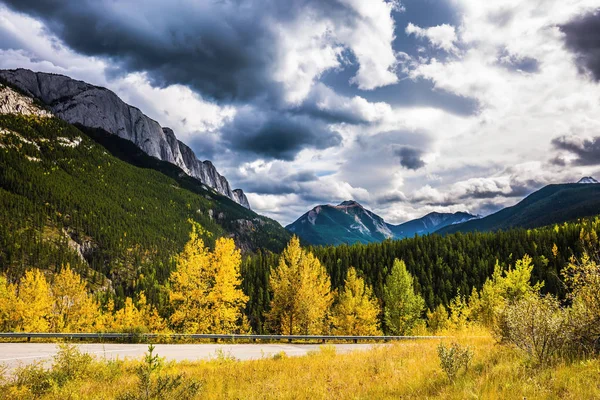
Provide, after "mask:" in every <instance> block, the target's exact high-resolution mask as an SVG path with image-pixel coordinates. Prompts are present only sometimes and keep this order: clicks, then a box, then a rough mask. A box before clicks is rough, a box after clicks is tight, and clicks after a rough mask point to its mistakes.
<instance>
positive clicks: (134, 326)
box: [112, 297, 146, 332]
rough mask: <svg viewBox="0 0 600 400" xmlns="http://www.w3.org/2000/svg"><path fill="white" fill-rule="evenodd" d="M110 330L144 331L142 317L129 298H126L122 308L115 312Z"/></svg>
mask: <svg viewBox="0 0 600 400" xmlns="http://www.w3.org/2000/svg"><path fill="white" fill-rule="evenodd" d="M112 329H113V330H115V331H119V332H132V331H138V330H140V331H145V330H146V327H145V325H144V317H143V315H142V313H141V312H140V310H139V309H138V308H137V306H136V305H135V303H134V302H133V299H132V298H131V297H127V298H126V299H125V304H124V305H123V307H122V308H120V309H119V310H117V312H115V315H114V321H113V326H112Z"/></svg>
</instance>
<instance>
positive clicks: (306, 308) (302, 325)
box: [267, 236, 333, 335]
mask: <svg viewBox="0 0 600 400" xmlns="http://www.w3.org/2000/svg"><path fill="white" fill-rule="evenodd" d="M269 283H270V287H271V290H272V291H273V298H272V300H271V310H270V311H269V312H268V313H267V321H268V322H269V324H270V327H271V329H272V330H273V331H274V332H277V333H281V334H284V335H297V334H302V335H318V334H322V333H324V332H325V331H326V328H327V319H328V316H329V311H330V308H331V303H332V301H333V296H332V294H331V282H330V280H329V275H328V274H327V271H326V270H325V268H324V267H323V266H322V265H321V263H320V262H319V260H318V259H317V258H316V257H315V256H314V255H313V254H312V253H309V252H307V251H306V250H303V249H302V248H300V241H299V239H298V237H296V236H294V237H292V239H291V240H290V242H289V244H288V246H287V247H286V249H285V250H284V251H283V253H282V255H281V256H280V258H279V265H278V267H277V268H275V269H274V270H272V271H271V278H270V280H269Z"/></svg>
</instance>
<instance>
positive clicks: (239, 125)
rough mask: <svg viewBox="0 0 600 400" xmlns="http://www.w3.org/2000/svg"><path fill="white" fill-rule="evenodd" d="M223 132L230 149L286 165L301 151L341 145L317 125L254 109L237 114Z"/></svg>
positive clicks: (338, 137)
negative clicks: (281, 161)
mask: <svg viewBox="0 0 600 400" xmlns="http://www.w3.org/2000/svg"><path fill="white" fill-rule="evenodd" d="M222 132H223V136H222V137H223V140H224V141H225V142H226V143H227V146H228V148H229V149H234V150H239V151H242V152H248V153H251V154H257V155H260V156H263V157H264V158H267V159H272V158H274V159H280V160H288V161H291V160H293V159H294V158H295V156H296V154H297V153H298V152H300V151H301V150H302V149H304V148H315V149H326V148H328V147H332V146H337V145H339V144H340V143H341V141H342V137H341V135H340V134H339V133H337V132H335V131H333V130H332V129H330V128H329V127H328V126H327V125H325V124H323V123H320V122H318V121H313V120H311V119H309V118H306V117H303V116H296V115H289V114H286V113H281V112H279V113H269V112H262V111H260V110H257V109H255V108H253V107H245V108H243V109H241V110H239V111H238V112H237V114H236V116H235V118H234V120H233V121H232V123H231V124H229V125H227V126H225V127H224V128H223V129H222Z"/></svg>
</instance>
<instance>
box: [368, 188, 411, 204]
mask: <svg viewBox="0 0 600 400" xmlns="http://www.w3.org/2000/svg"><path fill="white" fill-rule="evenodd" d="M407 200H408V199H407V197H406V195H405V194H404V193H402V192H400V191H395V192H389V193H384V194H383V195H381V196H379V197H377V198H376V199H375V203H376V204H379V205H384V204H393V203H401V202H405V201H407Z"/></svg>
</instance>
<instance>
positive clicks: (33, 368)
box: [15, 362, 52, 397]
mask: <svg viewBox="0 0 600 400" xmlns="http://www.w3.org/2000/svg"><path fill="white" fill-rule="evenodd" d="M15 385H16V386H17V387H19V388H26V389H27V390H28V391H29V392H30V393H31V394H32V395H33V396H34V397H40V396H42V395H43V394H44V393H46V392H47V391H49V390H50V388H52V376H51V374H50V371H49V370H47V369H46V368H44V367H43V366H42V363H41V362H38V363H34V364H31V365H26V366H24V367H19V368H17V370H16V371H15Z"/></svg>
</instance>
